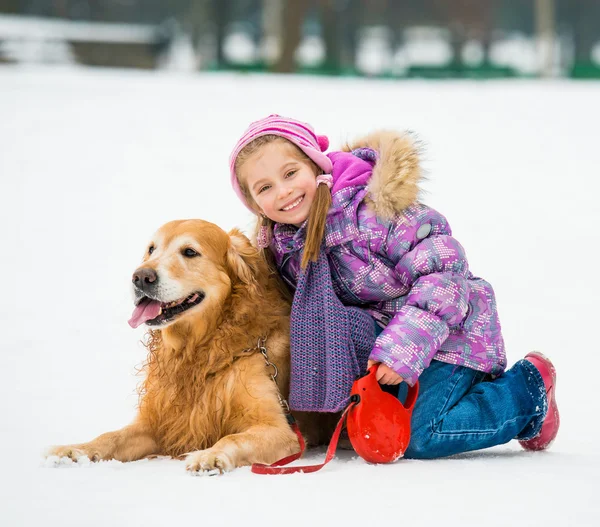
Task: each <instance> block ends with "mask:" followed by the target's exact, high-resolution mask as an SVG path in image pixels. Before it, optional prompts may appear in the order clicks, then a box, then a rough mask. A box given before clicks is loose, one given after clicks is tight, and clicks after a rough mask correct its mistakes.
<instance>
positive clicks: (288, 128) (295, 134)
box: [229, 114, 332, 212]
mask: <svg viewBox="0 0 600 527" xmlns="http://www.w3.org/2000/svg"><path fill="white" fill-rule="evenodd" d="M262 135H278V136H279V137H283V138H284V139H287V140H288V141H290V142H291V143H293V144H295V145H296V146H297V147H298V148H299V149H300V150H302V151H303V152H304V153H305V154H306V155H307V156H308V157H309V158H310V159H312V160H313V161H314V162H315V163H316V165H317V166H318V167H320V168H321V170H323V172H324V173H325V174H331V170H332V164H331V160H330V159H329V158H328V157H327V156H326V155H325V154H324V153H323V152H324V151H325V150H327V147H328V146H329V139H327V136H325V135H316V134H315V131H314V130H313V128H312V126H310V125H309V124H307V123H303V122H301V121H296V120H295V119H290V118H289V117H282V116H281V115H276V114H273V115H269V117H266V118H265V119H261V120H260V121H255V122H253V123H252V124H251V125H250V126H249V127H248V129H247V130H246V131H245V132H244V135H243V136H242V138H241V139H240V140H239V141H238V142H237V144H236V145H235V148H234V149H233V152H231V156H229V170H230V172H231V186H232V187H233V190H234V191H235V193H236V194H237V195H238V197H239V198H240V200H242V203H243V204H244V205H246V207H247V208H248V209H250V210H251V211H252V212H255V211H254V210H253V209H252V208H251V207H250V205H249V204H248V203H247V202H246V198H245V197H244V195H243V194H242V190H241V188H240V184H239V182H238V180H237V176H236V175H235V160H236V159H237V156H238V154H239V153H240V152H241V151H242V149H243V148H244V147H245V146H246V145H248V144H249V143H251V142H252V141H254V139H256V138H257V137H260V136H262Z"/></svg>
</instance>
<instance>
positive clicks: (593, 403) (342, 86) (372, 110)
mask: <svg viewBox="0 0 600 527" xmlns="http://www.w3.org/2000/svg"><path fill="white" fill-rule="evenodd" d="M599 95H600V84H599V83H572V82H552V83H543V82H481V83H476V82H473V83H471V82H455V83H453V82H434V83H427V82H418V81H415V82H374V81H367V80H345V79H339V80H333V79H318V78H293V77H288V78H277V77H261V76H245V75H205V76H200V75H197V76H173V75H166V74H156V73H142V72H124V71H110V70H92V69H78V68H75V69H65V70H60V69H22V68H17V67H4V68H0V225H1V227H0V242H1V245H0V247H2V250H1V251H0V254H1V259H0V271H1V273H2V289H3V290H4V291H5V294H4V301H3V302H2V303H1V306H0V320H1V321H2V322H1V327H2V334H3V339H2V343H1V344H0V352H1V353H2V361H3V364H4V367H3V368H2V371H3V373H4V375H3V380H2V382H1V383H0V407H1V410H2V416H3V419H2V420H1V421H0V434H1V435H0V444H1V445H2V449H3V451H4V453H5V455H6V457H5V461H4V466H3V468H2V469H1V470H0V482H1V484H2V488H1V490H2V493H1V496H2V498H1V502H2V506H1V507H0V523H1V524H2V525H6V526H16V525H28V526H36V525H60V526H62V527H67V526H72V525H73V526H75V525H77V526H80V525H86V526H89V525H93V526H96V525H97V526H106V525H111V526H112V525H127V526H137V525H144V526H154V525H157V526H158V525H160V526H162V525H176V524H180V523H187V524H190V523H192V524H197V525H202V524H215V525H234V524H244V525H246V524H250V525H255V524H261V525H275V524H277V525H301V524H302V525H306V524H313V525H319V526H320V525H334V524H336V525H337V524H342V525H362V526H364V525H372V524H376V523H377V524H380V523H382V522H385V523H392V524H411V525H440V524H442V525H457V526H458V525H460V526H465V525H528V526H535V525H567V524H569V525H578V526H582V525H598V524H599V522H600V505H599V501H598V499H597V490H598V474H597V473H598V469H599V468H600V457H599V448H598V447H597V445H596V443H597V437H598V433H599V432H600V425H599V424H598V421H597V412H598V403H597V400H596V398H595V395H596V394H595V391H596V390H595V388H596V386H595V385H596V382H595V376H594V373H595V372H594V370H593V368H594V366H595V365H596V364H597V360H598V359H597V350H598V343H597V341H596V336H595V335H596V334H595V333H594V331H595V329H594V328H597V327H598V323H597V311H598V310H597V303H598V298H599V294H600V291H599V290H598V280H597V279H596V278H594V276H595V272H596V265H597V262H598V258H599V256H600V250H599V248H598V247H599V245H598V234H597V227H596V225H597V223H598V220H600V214H599V213H598V206H597V201H598V198H597V194H598V191H599V190H600V183H599V180H598V175H599V174H598V122H600V106H599V105H598V99H599ZM273 112H277V113H281V114H283V115H293V116H296V117H299V118H302V119H304V120H306V121H309V122H311V123H312V124H314V125H315V127H316V128H317V131H318V132H320V133H328V134H329V136H330V139H331V143H332V145H333V146H336V145H339V144H340V143H341V142H342V141H344V140H346V139H350V138H352V137H355V136H356V135H358V134H361V133H364V132H366V131H369V130H372V129H374V128H380V127H387V128H401V129H402V128H409V129H413V130H415V131H417V132H418V133H419V134H420V136H421V137H422V139H423V140H425V142H426V143H427V145H428V151H427V159H426V166H427V168H428V169H429V173H430V179H429V182H428V183H427V190H428V194H427V195H426V196H425V201H426V203H428V204H430V205H432V206H434V207H437V208H438V209H439V210H441V211H442V212H443V213H445V214H446V216H447V217H448V218H449V220H450V223H451V225H453V228H454V233H455V235H456V236H457V238H458V239H459V240H461V242H462V243H463V245H464V246H465V247H466V249H467V252H468V255H469V258H470V263H471V269H472V270H473V271H474V272H475V273H476V274H478V275H481V276H483V277H485V278H487V279H488V280H489V281H490V282H491V283H492V284H493V285H494V287H495V289H496V292H497V296H498V303H499V309H500V315H501V320H502V323H503V328H504V334H505V340H506V343H507V349H508V355H509V362H510V363H512V362H514V361H516V360H517V359H519V358H520V357H522V356H523V355H524V354H525V353H526V352H527V351H528V350H531V349H541V350H543V351H544V352H545V353H546V354H547V355H549V356H550V357H552V358H553V359H554V361H555V363H556V366H557V368H558V373H559V380H558V398H559V403H560V408H561V412H562V420H563V425H562V429H561V434H560V436H559V437H558V439H557V441H556V442H555V444H554V447H553V448H552V450H550V451H549V452H545V453H538V454H530V453H524V452H522V451H521V450H520V449H519V447H518V445H517V444H516V443H515V444H512V443H511V444H508V445H505V446H502V447H497V448H495V449H491V450H488V451H482V452H478V453H474V454H470V455H463V456H458V457H455V458H452V459H446V460H437V461H427V462H425V461H408V460H404V461H400V462H398V463H396V464H394V465H391V466H369V465H366V464H365V463H364V462H363V461H362V460H360V459H357V458H356V457H353V456H351V455H350V453H348V452H345V453H342V454H341V455H340V456H339V458H338V459H336V460H334V461H333V462H332V463H331V464H330V465H329V466H328V467H327V468H326V469H324V470H323V471H322V472H320V473H316V474H311V475H302V474H299V475H293V476H282V477H266V476H257V475H253V474H251V473H250V472H249V470H248V469H240V470H237V471H236V472H234V473H230V474H227V475H225V476H222V477H213V478H192V477H189V476H188V475H187V474H186V473H185V471H184V466H183V462H180V461H173V460H166V459H160V460H152V461H140V462H137V463H131V464H121V463H117V462H105V463H101V464H98V465H92V466H83V467H78V466H73V467H67V468H60V469H50V468H45V467H44V466H43V462H42V458H41V455H40V453H41V452H42V451H43V450H44V449H45V448H46V447H47V446H48V445H52V444H60V443H71V442H79V441H85V440H89V439H91V438H93V437H95V436H96V435H98V434H100V433H102V432H105V431H108V430H112V429H116V428H119V427H121V426H123V425H124V424H126V423H127V422H128V421H129V420H130V419H131V418H132V416H133V415H134V412H135V404H136V396H135V386H136V383H137V382H138V381H139V377H136V376H135V375H134V372H135V366H136V365H138V364H140V363H141V362H142V360H143V359H144V357H145V352H144V349H143V347H142V346H141V345H140V344H139V340H140V338H141V337H142V334H143V330H142V328H140V329H139V330H136V331H134V330H131V329H130V328H129V326H128V325H127V323H126V321H127V319H128V317H129V315H130V314H131V310H132V305H131V299H130V296H129V277H130V275H131V272H132V271H133V269H134V268H135V267H136V265H137V263H138V260H139V258H140V257H141V253H142V250H143V248H144V245H145V243H146V241H147V239H148V238H149V236H150V235H151V234H152V232H153V231H154V230H155V229H156V228H157V227H159V226H160V225H161V224H162V223H164V222H166V221H168V220H172V219H176V218H186V217H200V218H204V219H207V220H210V221H213V222H215V223H217V224H219V225H221V226H223V227H225V228H230V227H233V226H236V225H237V226H242V227H244V228H246V227H247V226H248V225H249V223H250V217H249V215H248V214H247V213H246V212H245V209H244V208H243V207H242V206H241V205H240V204H239V203H238V202H237V201H236V199H235V198H234V195H233V193H232V192H231V190H230V188H229V183H228V174H227V170H228V169H227V156H228V153H229V149H230V147H231V146H232V144H233V142H234V141H235V140H236V139H237V136H238V135H239V134H240V133H241V132H242V131H243V129H244V127H245V126H246V124H247V123H248V122H249V121H250V120H253V119H256V118H259V117H262V116H264V115H266V114H268V113H273ZM594 240H596V241H594ZM6 292H8V295H6ZM321 458H322V452H317V453H313V454H311V455H309V456H308V460H309V461H313V462H316V461H317V460H319V459H321ZM594 481H596V483H594ZM594 489H595V490H594Z"/></svg>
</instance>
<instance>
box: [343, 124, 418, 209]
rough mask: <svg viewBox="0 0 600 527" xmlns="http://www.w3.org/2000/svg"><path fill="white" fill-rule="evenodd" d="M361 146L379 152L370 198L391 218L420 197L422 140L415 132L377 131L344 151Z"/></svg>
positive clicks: (371, 203)
mask: <svg viewBox="0 0 600 527" xmlns="http://www.w3.org/2000/svg"><path fill="white" fill-rule="evenodd" d="M358 148H370V149H372V150H374V151H375V152H376V153H377V161H376V163H375V166H374V167H373V174H372V176H371V178H370V180H369V183H368V185H367V190H368V197H367V198H366V201H367V204H368V206H369V207H370V208H371V209H372V210H373V211H374V212H375V213H376V214H377V216H379V217H381V218H384V219H391V218H392V217H393V216H394V215H395V214H397V213H399V212H401V211H403V210H404V209H406V208H407V207H408V206H409V205H412V204H413V203H416V202H417V201H418V200H419V192H420V190H421V189H420V186H419V184H420V182H421V181H422V179H423V170H422V168H421V165H420V157H421V153H422V144H421V143H420V141H419V140H418V139H417V138H416V137H415V136H414V135H413V134H412V133H410V132H394V131H387V130H380V131H376V132H373V133H371V134H369V135H367V136H365V137H362V138H360V139H357V140H356V141H353V142H351V143H348V144H346V145H344V147H343V148H342V151H344V152H351V151H352V150H356V149H358Z"/></svg>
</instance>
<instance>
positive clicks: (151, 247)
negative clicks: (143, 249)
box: [148, 245, 154, 254]
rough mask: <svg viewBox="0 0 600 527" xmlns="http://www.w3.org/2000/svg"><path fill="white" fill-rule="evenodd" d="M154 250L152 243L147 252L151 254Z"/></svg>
mask: <svg viewBox="0 0 600 527" xmlns="http://www.w3.org/2000/svg"><path fill="white" fill-rule="evenodd" d="M153 252H154V245H151V246H150V247H148V254H152V253H153Z"/></svg>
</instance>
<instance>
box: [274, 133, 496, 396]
mask: <svg viewBox="0 0 600 527" xmlns="http://www.w3.org/2000/svg"><path fill="white" fill-rule="evenodd" d="M365 148H366V149H372V151H374V152H376V154H377V155H376V160H375V156H368V155H365ZM356 149H359V150H356ZM348 150H351V151H356V152H357V154H358V155H360V156H361V157H358V156H357V155H353V154H352V153H349V152H333V153H330V154H328V156H329V157H330V159H331V160H332V162H333V171H332V175H333V178H334V187H333V189H332V205H331V208H330V210H329V213H328V216H327V223H326V227H325V248H326V252H327V256H328V259H329V264H330V269H331V276H332V281H333V286H334V289H335V292H336V294H337V295H338V297H339V298H340V300H341V301H342V302H343V303H344V304H346V305H354V306H360V307H362V308H364V309H366V310H367V311H368V312H369V313H370V314H371V315H372V316H373V317H374V318H375V319H376V320H377V321H378V322H379V323H380V325H382V326H385V329H384V330H383V331H382V333H381V334H380V335H379V337H378V338H377V341H376V343H375V346H374V348H373V351H372V352H371V355H370V358H371V359H373V360H376V361H379V362H382V363H384V364H387V365H388V366H389V367H391V368H392V369H393V370H394V371H396V372H397V373H398V374H399V375H400V376H401V377H402V378H403V379H404V380H405V381H407V382H408V383H409V384H411V385H412V384H414V383H415V381H416V380H417V379H418V377H419V375H420V374H421V373H422V372H423V370H424V369H425V368H426V367H427V366H429V364H430V362H431V360H432V359H434V358H435V359H436V360H439V361H443V362H447V363H451V364H458V365H461V366H467V367H469V368H472V369H475V370H479V371H484V372H488V373H490V374H492V375H499V374H500V373H502V371H504V368H505V367H506V357H505V352H504V341H503V339H502V333H501V328H500V321H499V320H498V313H497V310H496V301H495V297H494V291H493V289H492V286H491V285H490V284H489V283H488V282H486V281H485V280H483V279H481V278H477V277H475V276H473V274H472V273H471V272H470V271H469V266H468V263H467V259H466V255H465V251H464V249H463V247H462V246H461V245H460V243H458V241H457V240H455V239H454V238H453V237H452V231H451V230H450V226H449V225H448V222H447V220H446V218H444V216H442V215H441V214H440V213H438V212H436V211H435V210H433V209H431V208H429V207H427V206H425V205H423V204H421V203H420V202H419V201H418V199H417V197H418V192H419V187H418V183H419V180H420V178H421V171H420V167H419V156H418V149H417V147H416V146H415V142H414V141H413V140H412V138H411V137H410V136H409V135H406V134H404V135H398V134H396V133H394V132H378V133H375V134H371V135H370V136H368V137H366V138H364V139H362V140H360V141H357V142H356V143H355V144H353V145H350V146H348ZM372 151H371V153H373V152H372ZM369 157H371V159H369ZM360 174H364V175H366V176H367V177H362V179H361V176H360ZM357 175H359V176H358V177H357ZM365 182H366V185H365ZM304 238H305V225H303V226H301V227H300V228H299V229H298V228H296V227H294V226H292V225H286V224H276V225H275V228H274V231H273V240H272V242H271V246H270V248H271V250H272V252H273V254H274V255H275V260H276V262H277V266H278V268H279V272H280V273H281V275H282V276H283V278H284V279H285V280H286V281H287V282H288V283H289V284H290V285H292V286H293V287H295V284H296V283H297V279H298V272H299V269H300V260H301V255H302V248H303V246H304Z"/></svg>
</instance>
